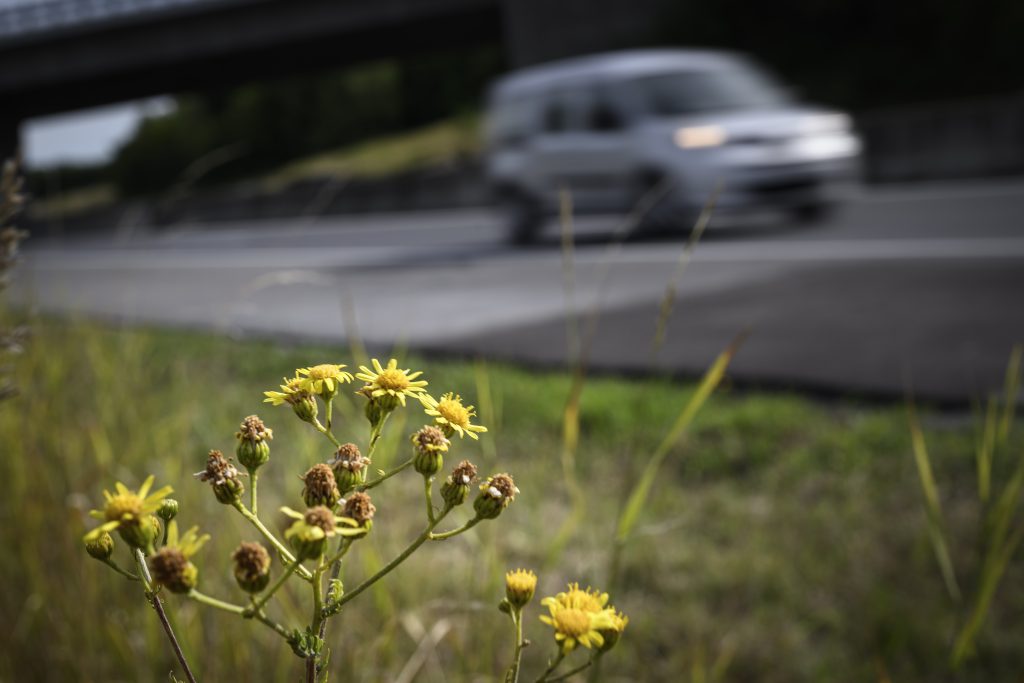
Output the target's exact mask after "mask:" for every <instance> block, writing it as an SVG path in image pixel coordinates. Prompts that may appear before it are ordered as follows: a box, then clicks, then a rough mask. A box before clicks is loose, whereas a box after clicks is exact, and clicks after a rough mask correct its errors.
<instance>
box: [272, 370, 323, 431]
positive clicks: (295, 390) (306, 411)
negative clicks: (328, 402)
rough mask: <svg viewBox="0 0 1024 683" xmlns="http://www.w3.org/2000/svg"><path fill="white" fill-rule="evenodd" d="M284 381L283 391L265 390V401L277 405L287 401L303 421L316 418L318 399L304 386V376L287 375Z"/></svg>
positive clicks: (310, 420)
mask: <svg viewBox="0 0 1024 683" xmlns="http://www.w3.org/2000/svg"><path fill="white" fill-rule="evenodd" d="M283 381H284V384H282V385H281V391H264V392H263V395H264V396H266V398H265V399H263V402H264V403H269V404H271V405H275V406H279V405H281V404H282V403H287V404H288V405H290V406H291V407H292V410H293V411H295V414H296V415H297V416H298V418H299V419H300V420H302V421H303V422H312V421H313V420H315V419H316V415H317V406H316V399H315V398H313V395H312V394H311V393H310V392H309V391H307V390H306V389H303V388H302V383H303V381H304V380H303V378H300V377H292V378H291V379H289V378H287V377H285V378H284V380H283Z"/></svg>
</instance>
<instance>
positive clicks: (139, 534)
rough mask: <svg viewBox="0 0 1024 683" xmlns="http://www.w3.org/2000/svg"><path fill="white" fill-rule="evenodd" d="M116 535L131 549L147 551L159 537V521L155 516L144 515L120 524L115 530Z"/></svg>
mask: <svg viewBox="0 0 1024 683" xmlns="http://www.w3.org/2000/svg"><path fill="white" fill-rule="evenodd" d="M117 533H119V534H120V535H121V538H122V539H123V540H124V542H125V543H127V544H128V545H130V546H131V547H133V548H139V549H140V550H147V551H148V550H149V549H150V548H151V547H152V546H153V543H154V542H155V541H156V539H157V537H158V536H159V535H160V520H159V519H157V518H156V516H155V515H146V516H145V517H141V518H139V519H138V520H135V521H133V522H131V523H125V524H122V525H121V526H119V527H118V528H117Z"/></svg>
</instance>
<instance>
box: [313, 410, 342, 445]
mask: <svg viewBox="0 0 1024 683" xmlns="http://www.w3.org/2000/svg"><path fill="white" fill-rule="evenodd" d="M312 424H313V426H314V427H315V428H316V431H318V432H320V433H321V434H323V435H324V436H326V437H327V438H328V439H330V441H331V443H333V444H334V447H335V448H341V442H340V441H338V438H337V437H336V436H334V434H332V433H331V430H330V429H328V428H327V427H324V426H323V425H322V424H320V420H318V419H316V418H315V417H314V418H313V422H312Z"/></svg>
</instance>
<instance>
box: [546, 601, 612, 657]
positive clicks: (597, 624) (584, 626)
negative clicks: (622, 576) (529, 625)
mask: <svg viewBox="0 0 1024 683" xmlns="http://www.w3.org/2000/svg"><path fill="white" fill-rule="evenodd" d="M540 604H542V605H544V606H545V607H547V608H548V611H549V612H550V616H548V615H544V616H542V617H541V618H540V620H541V621H543V622H544V623H545V624H548V625H549V626H551V627H552V628H554V630H555V640H556V641H557V642H559V643H561V645H562V652H564V653H566V654H568V653H569V652H572V651H573V650H574V649H575V648H576V646H577V645H582V646H583V647H585V648H588V649H592V648H601V647H603V646H604V645H605V636H604V635H603V632H607V631H609V630H611V631H616V630H617V629H616V626H617V625H618V624H619V623H620V621H617V615H616V613H615V610H614V609H611V608H606V607H605V605H606V604H608V594H607V593H598V592H597V591H592V590H591V589H590V588H587V589H586V590H581V589H580V587H579V584H575V583H571V584H569V590H568V591H566V592H564V593H558V594H557V595H555V596H554V597H547V598H544V599H543V600H541V601H540ZM624 619H625V618H624V617H623V620H624ZM622 628H625V624H624V623H622ZM618 631H619V632H621V629H618Z"/></svg>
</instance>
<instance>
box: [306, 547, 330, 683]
mask: <svg viewBox="0 0 1024 683" xmlns="http://www.w3.org/2000/svg"><path fill="white" fill-rule="evenodd" d="M327 567H328V565H327V564H326V563H325V562H324V558H323V556H321V557H320V564H319V566H317V568H316V571H314V572H313V623H312V624H310V629H309V631H310V633H320V629H321V627H322V626H323V625H324V622H325V617H324V586H323V574H324V571H325V570H326V569H327ZM319 656H320V655H319V654H311V655H309V656H308V657H306V681H307V682H308V683H316V662H317V659H318V658H319Z"/></svg>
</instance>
